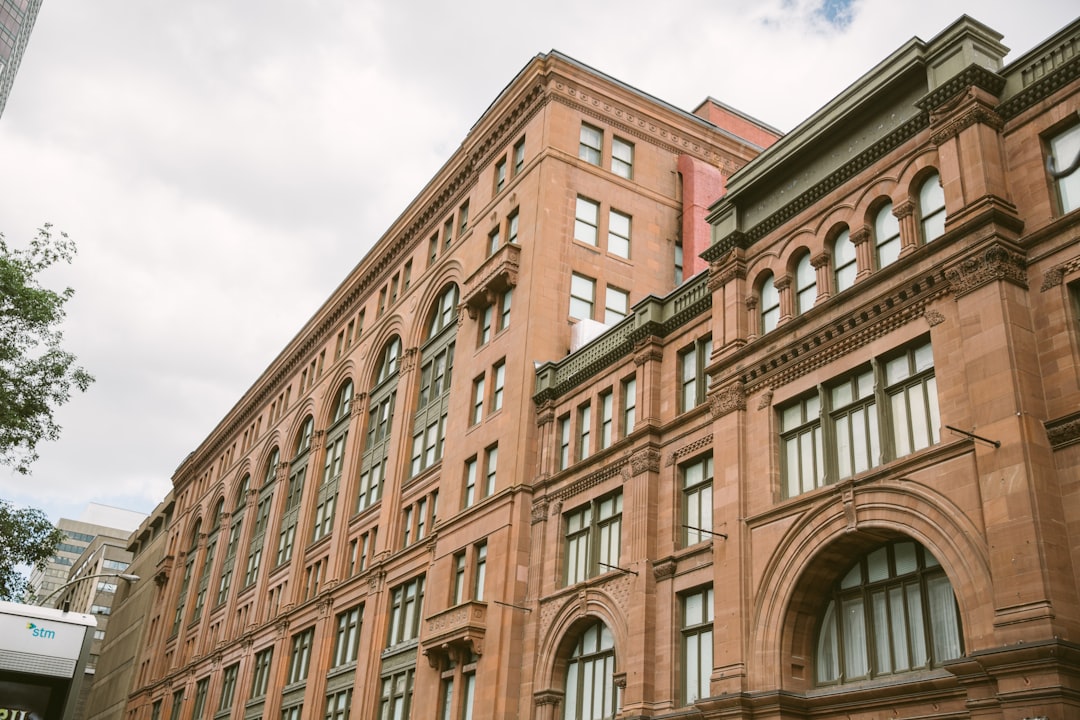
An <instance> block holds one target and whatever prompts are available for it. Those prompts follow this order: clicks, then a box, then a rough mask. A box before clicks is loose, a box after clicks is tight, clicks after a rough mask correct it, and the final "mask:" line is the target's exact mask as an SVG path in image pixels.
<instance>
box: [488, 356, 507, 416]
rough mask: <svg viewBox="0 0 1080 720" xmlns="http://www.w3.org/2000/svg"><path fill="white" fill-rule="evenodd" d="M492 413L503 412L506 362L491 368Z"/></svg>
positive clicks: (501, 361)
mask: <svg viewBox="0 0 1080 720" xmlns="http://www.w3.org/2000/svg"><path fill="white" fill-rule="evenodd" d="M491 379H492V382H491V412H495V411H497V410H502V406H503V393H504V391H505V388H506V360H505V359H504V360H500V361H499V362H497V363H495V365H494V366H493V367H492V368H491Z"/></svg>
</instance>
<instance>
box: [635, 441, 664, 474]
mask: <svg viewBox="0 0 1080 720" xmlns="http://www.w3.org/2000/svg"><path fill="white" fill-rule="evenodd" d="M646 472H660V451H659V450H657V449H656V448H651V447H649V448H643V449H641V450H638V451H637V452H635V453H634V454H633V455H631V456H630V473H631V475H640V474H642V473H646Z"/></svg>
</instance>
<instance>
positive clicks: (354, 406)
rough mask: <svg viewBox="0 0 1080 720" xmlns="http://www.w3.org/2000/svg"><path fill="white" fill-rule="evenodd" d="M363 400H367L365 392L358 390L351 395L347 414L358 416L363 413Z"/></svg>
mask: <svg viewBox="0 0 1080 720" xmlns="http://www.w3.org/2000/svg"><path fill="white" fill-rule="evenodd" d="M365 400H367V393H366V392H358V393H356V394H355V395H353V399H352V402H351V403H350V404H349V414H350V415H352V416H353V417H360V416H361V415H363V414H364V401H365Z"/></svg>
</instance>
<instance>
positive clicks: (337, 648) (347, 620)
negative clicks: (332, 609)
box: [334, 605, 364, 667]
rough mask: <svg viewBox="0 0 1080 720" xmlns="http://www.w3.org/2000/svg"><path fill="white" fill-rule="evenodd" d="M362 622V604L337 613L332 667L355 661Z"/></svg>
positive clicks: (358, 650) (358, 648) (358, 649)
mask: <svg viewBox="0 0 1080 720" xmlns="http://www.w3.org/2000/svg"><path fill="white" fill-rule="evenodd" d="M363 622H364V606H363V605H357V606H356V607H353V608H350V609H348V610H346V611H345V612H341V613H338V616H337V634H336V635H335V637H334V667H340V666H342V665H348V664H349V663H354V662H356V658H357V656H358V655H359V652H360V630H361V629H362V627H363Z"/></svg>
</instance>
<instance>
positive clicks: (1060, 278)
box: [1039, 267, 1065, 292]
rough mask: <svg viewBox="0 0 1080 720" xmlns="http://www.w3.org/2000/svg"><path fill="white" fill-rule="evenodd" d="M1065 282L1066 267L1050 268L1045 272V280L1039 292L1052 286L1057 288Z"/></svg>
mask: <svg viewBox="0 0 1080 720" xmlns="http://www.w3.org/2000/svg"><path fill="white" fill-rule="evenodd" d="M1063 282H1065V271H1064V269H1063V268H1060V267H1055V268H1050V269H1049V270H1047V271H1046V272H1044V273H1043V281H1042V285H1041V286H1040V287H1039V292H1046V291H1047V290H1049V289H1051V288H1056V287H1058V286H1060V285H1061V283H1063Z"/></svg>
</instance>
